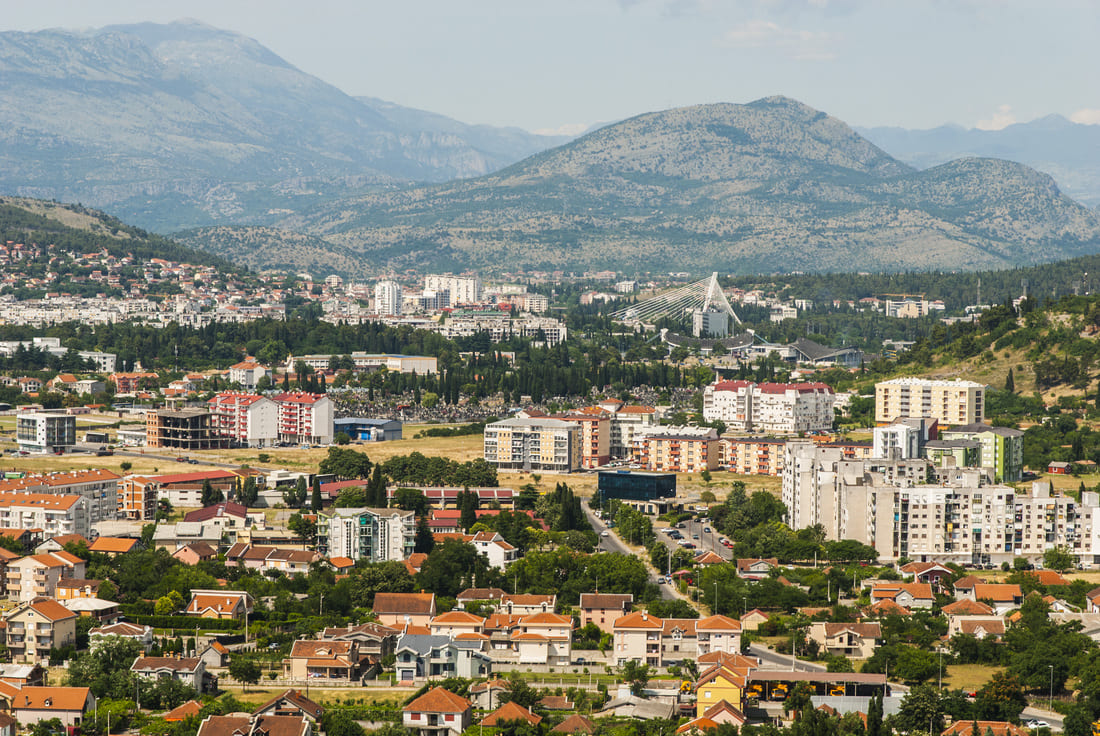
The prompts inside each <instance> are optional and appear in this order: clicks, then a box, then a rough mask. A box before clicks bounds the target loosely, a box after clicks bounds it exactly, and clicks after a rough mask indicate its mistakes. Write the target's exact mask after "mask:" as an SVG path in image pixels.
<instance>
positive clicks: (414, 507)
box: [393, 488, 430, 516]
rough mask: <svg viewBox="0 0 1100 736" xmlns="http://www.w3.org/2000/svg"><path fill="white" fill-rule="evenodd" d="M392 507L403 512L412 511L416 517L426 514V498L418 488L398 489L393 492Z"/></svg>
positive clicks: (427, 504)
mask: <svg viewBox="0 0 1100 736" xmlns="http://www.w3.org/2000/svg"><path fill="white" fill-rule="evenodd" d="M393 505H394V506H396V507H397V508H399V509H402V510H404V511H412V512H413V513H415V514H416V515H417V516H426V515H427V513H428V507H429V506H430V504H429V503H428V498H427V497H426V496H425V495H424V492H423V491H421V490H420V489H419V488H398V489H397V490H395V491H394V492H393Z"/></svg>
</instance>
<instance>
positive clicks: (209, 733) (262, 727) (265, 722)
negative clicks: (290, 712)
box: [195, 714, 313, 736]
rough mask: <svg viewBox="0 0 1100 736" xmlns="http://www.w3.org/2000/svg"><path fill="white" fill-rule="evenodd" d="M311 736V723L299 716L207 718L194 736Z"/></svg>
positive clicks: (248, 715)
mask: <svg viewBox="0 0 1100 736" xmlns="http://www.w3.org/2000/svg"><path fill="white" fill-rule="evenodd" d="M261 734H263V735H266V736H313V723H312V722H311V721H310V720H308V719H306V718H302V717H301V716H269V715H251V714H247V715H232V716H207V717H206V720H204V721H203V722H202V723H201V724H199V730H198V733H197V734H196V735H195V736H261Z"/></svg>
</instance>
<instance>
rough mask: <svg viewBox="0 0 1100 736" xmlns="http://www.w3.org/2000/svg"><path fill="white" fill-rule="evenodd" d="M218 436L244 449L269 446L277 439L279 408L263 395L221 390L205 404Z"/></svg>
mask: <svg viewBox="0 0 1100 736" xmlns="http://www.w3.org/2000/svg"><path fill="white" fill-rule="evenodd" d="M207 405H208V406H209V407H210V416H211V424H212V425H213V427H214V429H215V431H217V433H218V434H220V435H222V436H224V437H229V438H231V439H232V440H233V441H234V442H235V443H237V444H238V445H242V446H244V447H270V446H272V445H274V444H275V443H276V441H277V440H278V437H279V405H278V404H276V403H275V402H274V401H272V400H271V399H269V398H267V397H265V396H259V395H257V394H245V393H238V392H234V391H224V392H222V393H220V394H218V395H217V396H215V397H214V398H212V399H210V401H208V402H207Z"/></svg>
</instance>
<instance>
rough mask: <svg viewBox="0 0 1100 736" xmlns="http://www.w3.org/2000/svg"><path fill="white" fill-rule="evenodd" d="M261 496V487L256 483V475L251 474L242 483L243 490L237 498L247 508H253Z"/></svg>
mask: <svg viewBox="0 0 1100 736" xmlns="http://www.w3.org/2000/svg"><path fill="white" fill-rule="evenodd" d="M259 497H260V489H259V488H258V487H257V485H256V476H254V475H251V474H249V476H248V477H247V478H245V479H244V483H243V484H242V485H241V491H240V493H238V494H237V499H238V500H239V501H240V502H241V503H242V504H243V505H244V506H245V507H247V508H252V507H254V506H255V505H256V501H257V500H258V499H259Z"/></svg>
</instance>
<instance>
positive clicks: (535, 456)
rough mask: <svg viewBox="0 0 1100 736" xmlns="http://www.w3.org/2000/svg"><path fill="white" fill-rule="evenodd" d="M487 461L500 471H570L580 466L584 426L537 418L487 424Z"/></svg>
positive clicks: (485, 445) (485, 442)
mask: <svg viewBox="0 0 1100 736" xmlns="http://www.w3.org/2000/svg"><path fill="white" fill-rule="evenodd" d="M484 447H485V462H487V463H491V464H493V465H495V466H496V467H497V468H498V469H500V470H512V471H516V470H520V471H526V472H551V473H571V472H573V471H575V470H579V469H580V463H581V427H580V425H579V424H577V423H576V422H565V421H562V420H560V419H548V418H544V417H538V418H533V419H520V418H516V419H505V420H503V421H500V422H493V423H492V424H488V425H486V426H485V435H484Z"/></svg>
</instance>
